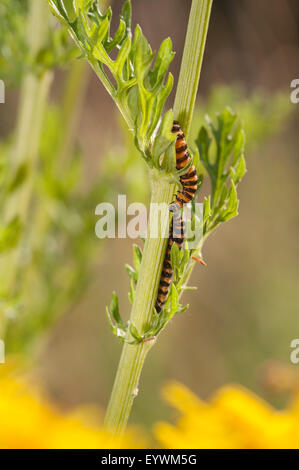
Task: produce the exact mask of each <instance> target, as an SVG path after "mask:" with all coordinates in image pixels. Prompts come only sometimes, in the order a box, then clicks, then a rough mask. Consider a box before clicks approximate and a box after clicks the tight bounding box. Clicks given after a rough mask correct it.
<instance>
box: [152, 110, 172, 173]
mask: <svg viewBox="0 0 299 470" xmlns="http://www.w3.org/2000/svg"><path fill="white" fill-rule="evenodd" d="M172 123H173V113H172V110H171V109H170V110H169V111H167V113H165V114H164V116H163V120H162V122H161V125H160V128H159V132H158V134H157V137H156V138H155V140H154V144H153V148H152V157H153V165H154V166H155V167H156V168H159V167H160V165H159V159H160V157H161V155H162V154H163V153H164V152H165V151H166V150H167V149H168V147H169V146H170V145H171V144H172V143H173V142H174V141H175V139H176V135H175V134H173V133H172V132H171V129H172Z"/></svg>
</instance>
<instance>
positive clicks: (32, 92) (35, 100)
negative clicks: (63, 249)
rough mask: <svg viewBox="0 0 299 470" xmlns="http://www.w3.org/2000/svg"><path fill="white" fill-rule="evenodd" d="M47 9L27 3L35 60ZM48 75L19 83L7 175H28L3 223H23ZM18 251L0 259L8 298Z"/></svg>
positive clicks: (0, 324) (1, 316)
mask: <svg viewBox="0 0 299 470" xmlns="http://www.w3.org/2000/svg"><path fill="white" fill-rule="evenodd" d="M48 20H49V12H48V7H47V5H46V3H45V2H44V0H31V2H30V5H29V16H28V24H27V31H28V32H27V38H28V39H27V40H28V47H29V52H30V57H31V58H32V59H34V58H35V56H36V54H37V52H38V51H39V50H40V49H41V48H42V47H43V45H44V44H45V43H46V41H47V38H48V31H49V30H48ZM51 77H52V74H51V73H50V72H48V71H47V72H44V73H42V74H40V75H36V74H35V73H34V72H33V71H30V72H28V73H27V74H26V75H25V77H24V80H23V83H22V87H21V94H20V105H19V113H18V118H17V126H16V135H15V143H14V146H13V151H12V154H11V159H10V163H11V172H12V175H13V174H16V172H17V171H18V169H19V168H20V167H21V166H22V165H26V167H27V168H28V176H27V178H26V180H25V181H24V183H23V184H22V185H21V187H20V188H19V189H18V190H16V191H15V192H14V193H13V194H11V195H10V196H9V199H8V200H7V201H6V205H5V212H4V214H3V217H4V220H5V221H6V222H7V221H9V220H11V219H13V218H14V217H18V218H19V219H20V221H21V222H22V223H23V224H25V223H26V218H27V215H28V208H29V203H30V199H31V194H32V189H33V181H34V175H35V168H36V160H37V156H38V147H39V141H40V135H41V129H42V122H43V115H44V111H45V109H46V102H47V97H48V91H49V87H50V82H51ZM18 258H19V250H18V248H17V249H16V250H14V251H13V252H11V253H9V254H7V255H6V256H3V257H2V260H1V266H0V273H1V274H0V275H1V281H2V282H1V285H2V290H3V291H4V292H5V293H6V294H7V295H10V294H11V293H12V289H13V286H14V283H15V279H16V275H17V271H18ZM5 324H6V320H5V313H4V312H3V311H0V330H1V331H0V334H1V335H3V334H4V331H5Z"/></svg>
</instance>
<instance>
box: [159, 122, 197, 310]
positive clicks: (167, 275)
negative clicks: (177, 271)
mask: <svg viewBox="0 0 299 470" xmlns="http://www.w3.org/2000/svg"><path fill="white" fill-rule="evenodd" d="M172 132H173V133H174V134H176V135H177V138H176V143H175V152H176V168H177V170H182V169H183V168H184V167H185V166H187V165H188V163H189V162H190V155H189V152H188V150H187V143H186V140H185V135H184V132H183V131H182V129H181V126H180V125H179V123H178V122H177V121H173V127H172ZM180 182H181V185H182V191H180V192H179V193H178V194H177V195H176V198H175V200H174V201H173V202H172V203H171V205H170V208H169V210H170V211H171V212H173V218H172V223H171V227H170V236H169V239H168V244H167V248H166V254H165V258H164V262H163V268H162V274H161V279H160V284H159V290H158V296H157V300H156V305H155V309H156V312H157V313H160V312H161V310H162V309H163V306H164V304H165V302H166V299H167V294H168V290H169V286H170V283H171V278H172V273H173V270H172V267H171V260H170V251H171V247H172V245H173V244H174V243H176V244H177V246H178V247H179V248H181V247H182V244H183V241H184V221H183V219H182V216H181V209H182V207H183V205H184V204H187V203H188V202H190V201H191V200H192V199H193V198H194V194H195V193H196V190H197V182H198V178H197V173H196V169H195V166H194V165H190V167H189V169H188V171H187V173H185V174H184V175H183V176H181V177H180Z"/></svg>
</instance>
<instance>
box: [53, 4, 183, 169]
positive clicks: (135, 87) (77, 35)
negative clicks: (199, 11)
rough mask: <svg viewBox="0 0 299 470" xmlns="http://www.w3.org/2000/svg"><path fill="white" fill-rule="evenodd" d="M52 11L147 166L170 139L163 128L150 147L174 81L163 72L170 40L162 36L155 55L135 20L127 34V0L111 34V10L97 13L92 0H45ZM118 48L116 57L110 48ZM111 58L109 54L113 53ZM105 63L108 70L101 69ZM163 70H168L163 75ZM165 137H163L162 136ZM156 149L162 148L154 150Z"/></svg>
mask: <svg viewBox="0 0 299 470" xmlns="http://www.w3.org/2000/svg"><path fill="white" fill-rule="evenodd" d="M48 2H49V4H50V6H51V8H52V11H53V12H54V14H55V15H56V16H57V17H58V18H59V19H60V20H61V21H63V23H64V24H66V25H67V28H68V30H69V32H70V34H71V36H72V37H73V39H74V40H75V42H76V44H77V46H78V47H79V48H80V50H81V53H82V55H83V56H85V57H86V58H88V60H89V62H90V64H91V65H92V67H93V68H94V70H95V72H96V73H97V75H98V77H99V79H100V80H101V81H102V83H103V84H104V86H105V88H106V89H107V91H108V92H109V93H110V95H111V96H112V98H113V99H114V100H115V102H116V104H117V106H118V108H119V109H120V111H121V113H122V114H123V116H124V118H125V120H126V122H127V124H128V126H129V128H130V129H133V130H134V134H135V136H134V137H135V142H136V146H137V148H138V149H139V150H140V152H141V154H142V157H143V158H144V159H145V160H146V162H147V163H148V165H149V166H150V167H153V166H154V165H157V162H158V161H159V158H160V156H161V155H162V154H163V152H164V151H165V149H166V148H167V147H168V146H169V145H170V144H171V142H172V141H173V139H172V136H171V138H170V137H169V132H170V130H171V127H170V128H169V129H168V133H166V131H165V127H164V128H163V132H162V134H161V135H160V139H159V140H158V141H157V143H156V145H155V150H154V157H153V160H155V162H153V160H152V154H151V151H150V150H151V147H152V144H153V140H154V136H155V133H156V130H157V127H158V124H159V122H160V120H161V118H162V117H163V116H162V113H163V108H164V105H165V101H166V99H167V97H168V96H169V94H170V91H171V89H172V86H173V77H172V75H171V74H168V68H169V64H170V63H171V61H172V60H173V57H174V53H173V51H172V42H171V40H170V38H167V39H165V40H164V41H163V42H162V44H161V46H160V48H159V51H158V53H157V55H156V58H155V53H154V52H153V51H152V49H151V47H150V44H149V43H148V41H147V39H146V37H145V36H144V35H143V33H142V30H141V28H140V26H139V25H137V26H136V28H135V31H134V36H133V38H132V39H131V37H132V34H131V3H130V1H126V2H124V4H123V8H122V12H121V15H120V22H119V26H118V28H117V30H116V33H115V34H114V37H111V35H110V30H111V19H112V12H111V9H108V10H106V12H105V13H101V12H100V10H99V7H98V5H97V2H96V1H89V0H86V1H85V0H76V1H75V2H74V1H72V0H48ZM115 51H117V57H116V59H114V58H113V59H112V57H111V55H110V54H111V53H113V52H115ZM113 57H114V56H113ZM103 65H105V66H106V67H107V68H108V69H109V71H110V74H111V75H112V77H113V79H114V80H112V79H111V78H110V75H109V74H108V73H106V70H105V69H104V67H103ZM167 74H168V75H167ZM165 136H166V140H164V139H165ZM159 152H161V153H160V154H159Z"/></svg>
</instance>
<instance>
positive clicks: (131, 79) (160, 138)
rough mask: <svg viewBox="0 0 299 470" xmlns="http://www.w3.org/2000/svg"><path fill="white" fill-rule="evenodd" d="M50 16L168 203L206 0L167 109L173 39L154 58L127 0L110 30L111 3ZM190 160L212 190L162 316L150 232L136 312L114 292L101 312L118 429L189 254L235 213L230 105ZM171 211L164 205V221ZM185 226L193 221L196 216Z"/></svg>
mask: <svg viewBox="0 0 299 470" xmlns="http://www.w3.org/2000/svg"><path fill="white" fill-rule="evenodd" d="M48 2H49V5H50V7H51V9H52V11H53V13H54V14H55V15H56V16H57V17H58V18H59V19H60V20H61V21H62V22H63V23H64V24H65V26H66V27H67V29H68V30H69V32H70V34H71V36H72V37H73V39H74V41H75V42H76V44H77V45H78V47H79V49H80V51H81V54H82V56H83V57H85V58H86V59H87V60H88V61H89V63H90V64H91V66H92V67H93V69H94V71H95V72H96V74H97V76H98V78H99V79H100V81H101V82H102V84H103V85H104V87H105V88H106V90H107V91H108V93H109V94H110V95H111V97H112V98H113V100H114V102H115V104H116V105H117V107H118V109H119V111H120V112H121V114H122V116H123V117H124V119H125V121H126V123H127V125H128V127H129V129H130V130H131V131H132V133H133V135H134V139H135V144H136V146H137V148H138V150H139V152H140V155H141V156H142V158H143V159H144V160H145V162H146V163H147V165H148V167H149V178H150V181H151V187H152V197H151V202H152V203H166V204H165V205H166V207H167V206H168V205H169V204H170V203H171V202H172V201H173V199H174V194H175V192H176V190H177V189H178V188H179V185H180V183H179V177H180V176H181V174H182V173H183V172H184V171H186V170H187V168H184V169H183V170H182V171H181V172H178V171H176V170H175V152H174V140H175V135H174V134H172V133H171V128H172V122H173V120H174V119H176V120H178V121H179V122H180V124H181V127H182V129H183V131H184V133H185V135H186V137H188V133H189V129H190V124H191V121H192V115H193V109H194V104H195V98H196V93H197V87H198V81H199V76H200V71H201V66H202V61H203V54H204V47H205V41H206V35H207V30H208V23H209V18H210V12H211V6H212V1H211V0H193V2H192V6H191V11H190V19H189V24H188V29H187V35H186V43H185V48H184V54H183V59H182V65H181V71H180V76H179V81H178V86H177V90H176V97H175V102H174V106H173V109H169V110H168V111H166V112H164V105H165V102H166V99H167V98H168V96H169V94H170V91H171V89H172V86H173V77H172V75H171V74H170V73H168V68H169V65H170V63H171V61H172V59H173V57H174V53H173V51H172V42H171V40H170V39H169V38H167V39H165V40H164V41H163V42H162V44H161V46H160V48H159V50H158V52H157V54H156V53H155V52H153V51H152V49H151V47H150V45H149V43H148V41H147V39H146V38H145V36H144V35H143V33H142V30H141V27H140V26H139V25H137V26H136V28H135V30H134V32H133V33H132V32H131V3H130V1H129V0H127V1H125V2H124V4H123V7H122V12H121V15H120V22H119V27H118V29H117V30H116V32H115V34H114V35H112V34H111V30H110V25H111V18H112V11H111V8H108V9H107V10H106V11H105V12H102V11H100V9H99V6H98V3H97V1H93V0H75V1H68V0H48ZM196 146H197V148H196V149H194V151H193V152H192V156H193V164H194V165H195V166H196V168H197V173H198V175H199V179H200V181H202V180H203V178H204V177H207V178H208V179H209V180H210V183H211V194H210V196H209V197H207V198H205V199H204V202H203V214H202V221H201V224H202V233H203V236H202V237H201V239H200V241H199V243H198V246H197V247H196V248H195V249H194V248H192V249H191V248H189V247H188V244H187V243H185V246H184V250H182V251H180V250H179V249H178V248H177V246H176V244H174V245H173V247H172V250H171V264H172V269H173V271H174V279H173V282H172V284H171V289H170V293H169V296H168V299H167V302H166V305H165V308H164V310H163V312H162V313H161V314H159V315H158V314H157V312H156V311H155V309H154V305H155V301H156V297H157V290H158V285H159V281H160V276H161V271H162V264H163V260H164V253H165V249H166V244H167V239H165V238H150V237H147V239H146V240H145V244H144V249H143V252H142V251H141V249H140V248H139V247H138V246H137V245H135V246H134V267H130V266H127V268H126V269H127V272H128V274H129V277H130V293H129V300H130V302H131V303H132V312H131V315H130V319H129V321H127V322H124V321H123V320H122V317H121V315H120V312H119V306H118V298H117V295H116V294H115V293H113V296H112V300H111V303H110V306H109V308H107V314H108V318H109V321H110V325H111V328H112V330H113V332H114V333H115V334H116V336H118V337H119V338H120V339H121V340H122V341H123V342H124V346H123V352H122V356H121V360H120V364H119V368H118V372H117V375H116V379H115V383H114V387H113V391H112V395H111V399H110V403H109V406H108V410H107V414H106V425H107V426H108V427H109V428H110V429H111V430H113V431H114V432H115V433H121V432H122V431H123V430H124V428H125V426H126V423H127V420H128V417H129V414H130V410H131V407H132V403H133V399H134V397H135V396H136V395H137V393H138V383H139V377H140V374H141V370H142V367H143V363H144V360H145V357H146V355H147V353H148V351H149V349H150V348H151V347H152V346H153V344H154V343H155V340H156V338H157V336H158V334H159V333H160V332H161V331H162V330H163V329H164V327H165V326H166V324H167V323H168V322H169V321H170V319H171V318H173V317H174V316H175V315H177V314H180V313H182V312H184V311H185V310H186V308H187V306H184V305H183V304H181V301H180V297H181V294H182V293H183V292H184V290H186V289H188V286H187V284H188V280H189V277H190V274H191V271H192V269H193V267H194V263H195V258H197V257H198V256H200V254H201V250H202V246H203V243H204V241H205V240H206V239H207V237H208V236H209V234H210V233H211V232H212V231H213V230H214V229H215V228H216V227H217V226H219V225H220V224H221V223H222V222H225V221H227V220H229V219H231V218H232V217H235V216H236V215H237V210H238V199H237V191H236V188H237V185H238V184H239V182H240V181H241V179H242V177H243V176H244V174H245V171H246V167H245V160H244V156H243V152H244V131H243V128H242V124H241V122H240V120H239V119H238V117H237V116H236V114H235V113H234V112H233V111H231V110H230V109H229V108H227V109H225V110H224V111H223V112H222V113H221V114H219V116H218V120H217V123H216V124H213V123H212V122H210V121H208V124H207V126H204V127H202V128H201V129H200V130H199V132H198V137H197V139H196ZM167 215H168V210H167V209H166V210H165V212H164V213H163V211H162V217H166V216H167ZM192 219H193V220H191V223H195V220H194V219H195V216H194V214H193V216H192Z"/></svg>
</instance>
